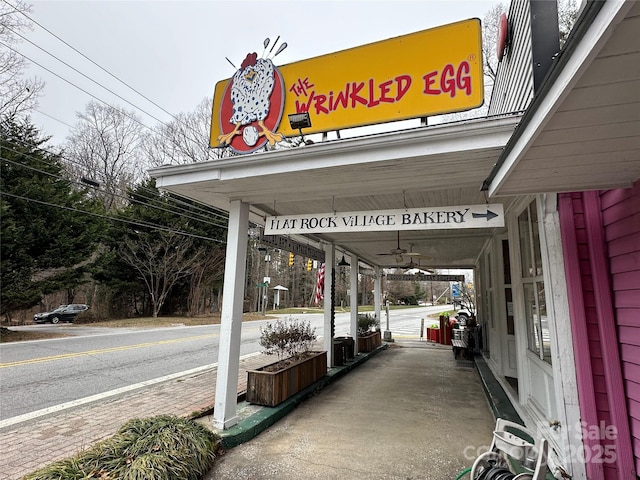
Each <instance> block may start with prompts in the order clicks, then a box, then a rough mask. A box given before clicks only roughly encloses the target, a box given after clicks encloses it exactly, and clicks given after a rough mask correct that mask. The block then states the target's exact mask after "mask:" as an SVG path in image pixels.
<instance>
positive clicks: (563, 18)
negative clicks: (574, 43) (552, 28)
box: [558, 0, 579, 47]
mask: <svg viewBox="0 0 640 480" xmlns="http://www.w3.org/2000/svg"><path fill="white" fill-rule="evenodd" d="M578 13H579V9H578V6H577V5H576V0H559V1H558V23H559V25H560V46H561V47H562V46H564V42H566V41H567V37H568V36H569V33H570V32H571V29H572V28H573V25H574V24H575V23H576V20H577V19H578Z"/></svg>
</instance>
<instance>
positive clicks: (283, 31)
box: [19, 0, 498, 143]
mask: <svg viewBox="0 0 640 480" xmlns="http://www.w3.org/2000/svg"><path fill="white" fill-rule="evenodd" d="M496 3H498V1H481V0H468V1H462V0H414V1H403V0H393V1H383V0H379V1H373V0H350V1H337V0H335V1H330V0H324V1H305V0H291V1H267V0H265V1H253V2H250V1H241V0H240V1H239V0H236V1H188V0H184V1H150V0H139V1H116V0H104V1H99V0H94V1H86V0H75V1H58V0H45V1H32V4H33V10H32V12H31V15H30V16H31V17H32V18H33V19H34V20H36V21H37V22H38V23H40V24H41V25H42V26H44V27H46V28H47V29H48V30H50V31H51V32H53V33H54V34H56V35H57V36H58V37H60V38H61V39H63V40H64V41H65V42H67V43H69V44H70V45H72V46H73V47H75V48H76V49H78V50H79V51H81V52H82V53H83V54H85V55H86V56H87V57H89V58H90V59H91V60H93V61H94V62H96V63H98V64H99V65H100V66H102V67H103V68H104V69H105V70H107V71H109V72H110V73H112V74H113V75H115V76H116V77H118V78H120V79H122V80H124V81H125V82H126V83H128V84H129V85H131V86H132V87H134V88H135V89H136V90H138V91H139V92H140V93H142V94H144V95H145V96H146V97H148V98H149V99H151V100H153V101H154V102H155V103H157V104H158V105H160V106H161V107H163V108H164V109H166V110H167V111H169V112H171V113H174V114H175V113H178V112H188V111H192V110H194V108H195V107H196V105H197V104H198V103H200V101H201V100H202V99H204V98H205V97H210V96H212V94H213V88H214V86H215V83H216V82H218V81H219V80H222V79H226V78H229V77H230V76H232V75H233V73H234V69H233V67H231V65H229V63H228V62H227V60H225V57H228V58H229V59H230V60H231V61H232V62H233V63H234V64H235V65H240V63H241V62H242V60H243V59H244V57H245V55H246V54H247V53H249V52H257V53H258V55H261V54H262V51H263V41H264V40H265V38H270V39H271V44H273V42H274V41H275V39H276V37H278V36H280V43H282V42H287V44H288V48H287V49H286V50H284V51H283V52H282V53H281V54H279V55H278V56H277V57H276V58H275V59H274V63H275V64H276V65H278V66H281V65H285V64H288V63H292V62H295V61H298V60H302V59H305V58H310V57H315V56H318V55H323V54H326V53H331V52H335V51H339V50H344V49H347V48H351V47H356V46H358V45H363V44H367V43H371V42H375V41H379V40H384V39H387V38H392V37H396V36H399V35H404V34H408V33H412V32H416V31H419V30H424V29H428V28H432V27H435V26H439V25H445V24H448V23H452V22H456V21H459V20H465V19H468V18H474V17H477V18H480V19H482V18H483V17H484V15H485V13H486V12H487V11H488V10H490V9H491V7H492V6H493V5H495V4H496ZM25 36H26V37H27V38H28V39H29V40H31V41H32V42H33V43H35V44H36V45H37V46H39V47H41V48H42V49H44V50H46V51H47V52H50V53H52V54H53V55H55V56H57V57H58V58H59V59H60V60H63V61H65V62H67V63H68V64H70V65H72V66H73V67H75V68H76V69H78V70H79V71H81V72H82V73H84V74H85V75H87V76H88V77H90V78H92V79H94V80H95V81H97V82H99V83H101V84H102V85H104V86H106V87H108V88H109V89H111V90H113V91H114V92H116V93H117V94H119V95H121V96H122V97H124V98H126V99H127V100H129V101H130V102H131V103H133V104H134V105H136V106H138V107H140V108H142V109H144V110H146V111H148V112H149V113H151V114H152V115H154V116H156V117H157V118H159V119H160V120H163V121H167V120H169V119H170V117H169V115H168V114H166V113H165V112H163V111H162V110H160V109H158V108H157V107H155V106H153V105H152V104H150V103H149V102H147V101H146V100H145V99H144V98H141V97H140V96H139V95H137V94H135V93H134V92H131V91H130V90H128V89H127V88H126V87H125V86H123V85H122V84H120V83H119V82H118V81H117V80H115V79H113V78H112V77H110V76H109V75H108V74H107V73H105V72H104V71H101V70H100V69H98V68H97V67H95V66H94V65H92V64H91V63H90V62H89V61H87V60H86V59H83V58H82V57H81V56H80V55H78V54H77V53H75V52H74V51H73V50H71V49H70V48H69V47H67V46H66V45H64V44H63V43H61V42H60V41H59V40H57V39H56V38H55V37H52V36H51V35H50V34H48V33H47V32H46V31H44V30H42V29H41V28H40V27H39V26H38V25H34V29H33V31H30V32H27V33H26V35H25ZM433 47H434V48H439V47H440V46H437V45H434V46H433ZM445 48H446V46H445ZM19 50H20V51H21V52H22V53H24V54H25V55H27V56H28V57H30V58H31V59H32V60H34V61H36V62H38V63H40V64H41V65H43V66H44V67H46V68H48V69H50V70H52V71H53V72H55V73H56V74H58V75H60V76H62V77H64V78H65V79H67V80H69V81H71V82H73V83H75V84H76V85H77V86H78V87H81V88H83V89H85V90H87V91H88V92H90V93H91V94H93V95H95V96H96V97H98V98H99V99H101V100H104V101H106V102H108V103H110V104H112V105H121V106H124V107H125V108H127V109H128V110H131V109H134V108H133V107H132V106H131V105H128V104H126V103H125V102H124V101H122V100H120V99H118V98H116V97H114V96H113V95H112V94H110V93H108V92H106V91H105V90H103V89H101V88H100V87H99V86H97V85H95V84H93V83H92V82H91V81H89V80H87V79H86V78H83V77H82V76H81V75H80V74H78V73H76V72H74V71H73V70H71V69H70V68H68V67H67V66H65V65H63V64H62V63H60V61H59V60H56V59H54V58H52V57H51V56H49V55H48V54H47V53H45V51H43V50H40V49H38V48H37V47H36V46H33V45H30V44H29V43H28V42H24V41H23V42H22V43H21V44H20V45H19ZM385 61H392V59H385ZM29 73H30V74H31V75H35V76H38V77H39V78H41V79H42V80H44V81H45V82H46V86H45V90H44V95H43V97H42V98H41V99H40V105H39V107H38V110H39V111H40V112H42V113H44V114H46V115H50V116H51V117H55V118H56V119H57V120H59V121H56V120H53V119H51V118H48V117H47V116H45V115H42V114H41V113H38V112H35V113H34V117H33V120H34V122H35V124H36V125H37V126H38V127H39V128H41V129H42V131H43V133H46V134H49V135H53V136H54V143H62V142H63V141H64V138H65V137H66V136H67V134H68V131H69V127H68V126H67V125H65V124H63V123H60V121H61V122H64V123H66V124H70V125H73V124H75V122H76V112H78V111H81V110H83V109H84V106H85V105H86V104H87V103H88V102H89V101H90V100H92V97H90V96H89V95H88V94H86V93H83V92H82V91H81V90H79V89H78V88H76V87H73V86H71V85H69V84H68V83H66V82H65V81H63V80H60V79H59V78H57V77H55V76H54V75H53V74H51V73H49V72H47V71H45V70H44V69H43V68H41V67H39V66H35V65H34V66H32V68H31V70H30V71H29ZM137 113H138V115H139V116H140V117H141V118H142V120H143V122H144V123H145V124H147V125H149V126H154V125H155V124H157V121H156V120H154V119H152V118H150V117H148V116H147V115H145V114H143V113H142V112H140V111H137Z"/></svg>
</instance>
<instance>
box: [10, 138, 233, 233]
mask: <svg viewBox="0 0 640 480" xmlns="http://www.w3.org/2000/svg"><path fill="white" fill-rule="evenodd" d="M10 140H11V141H13V142H15V143H18V142H19V143H20V144H22V145H24V146H27V147H31V145H30V144H29V143H27V142H25V141H24V140H23V139H21V138H15V137H14V138H10ZM4 148H6V149H7V150H11V151H13V152H15V153H18V154H21V155H24V156H27V157H29V158H32V159H34V160H37V161H39V162H41V163H44V164H47V165H51V164H50V163H48V162H47V161H46V160H45V159H44V158H40V157H35V156H33V155H31V154H28V153H25V152H20V151H18V150H15V149H13V148H11V147H8V146H5V147H4ZM38 149H39V150H40V151H41V152H43V153H47V154H49V155H51V156H56V157H59V158H61V159H63V160H65V161H66V162H69V163H72V164H75V165H78V166H79V167H81V168H83V169H86V165H83V164H82V163H80V162H78V161H76V160H73V159H71V158H68V157H66V156H65V155H63V154H62V153H54V152H51V151H49V150H47V149H43V148H40V147H38ZM98 173H99V174H100V175H101V176H103V177H106V176H105V174H104V172H98ZM76 183H77V182H76ZM137 188H138V189H141V190H143V191H146V192H149V193H150V194H151V196H153V197H158V198H160V196H159V195H158V192H157V191H156V190H153V189H150V188H147V187H143V186H138V187H137ZM116 189H117V190H120V191H124V189H122V188H121V187H116ZM106 193H109V194H112V195H114V196H119V197H121V198H125V199H128V197H123V196H121V195H116V194H115V193H110V192H106ZM125 193H127V192H125ZM165 199H168V200H169V201H171V202H173V203H176V204H179V205H185V206H187V207H189V208H182V207H179V206H178V207H176V208H178V209H179V210H180V211H182V212H188V213H193V214H198V215H201V216H202V217H205V216H207V217H209V216H213V217H216V218H219V219H221V220H225V221H226V220H228V218H229V217H228V215H224V214H220V213H218V212H222V211H221V210H219V209H215V208H211V207H209V206H207V208H202V207H199V206H198V205H194V204H189V203H188V202H184V201H182V200H179V199H178V198H176V197H175V194H172V195H169V196H168V197H166V198H165ZM194 209H195V210H198V211H200V212H202V213H198V212H194V211H193V210H194ZM172 213H175V214H176V215H179V214H180V213H179V212H175V211H172ZM194 220H198V219H195V218H194ZM201 221H203V222H205V223H210V222H207V221H206V220H201ZM211 224H212V225H216V226H223V227H224V225H220V224H214V223H211Z"/></svg>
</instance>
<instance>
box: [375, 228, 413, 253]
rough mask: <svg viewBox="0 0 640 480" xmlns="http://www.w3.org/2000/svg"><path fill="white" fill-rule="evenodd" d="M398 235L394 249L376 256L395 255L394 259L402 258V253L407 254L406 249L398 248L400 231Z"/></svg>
mask: <svg viewBox="0 0 640 480" xmlns="http://www.w3.org/2000/svg"><path fill="white" fill-rule="evenodd" d="M397 233H398V244H397V246H396V248H392V249H391V250H390V251H389V253H378V255H395V256H396V257H398V256H402V255H403V254H404V253H407V249H406V248H400V231H398V232H397Z"/></svg>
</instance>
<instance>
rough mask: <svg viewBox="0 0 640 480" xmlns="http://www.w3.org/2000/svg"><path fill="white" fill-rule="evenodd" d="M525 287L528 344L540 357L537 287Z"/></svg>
mask: <svg viewBox="0 0 640 480" xmlns="http://www.w3.org/2000/svg"><path fill="white" fill-rule="evenodd" d="M523 287H524V308H525V315H526V320H527V342H528V346H529V350H531V351H532V352H535V353H536V355H538V356H540V335H539V324H538V322H537V319H538V311H537V306H536V295H535V286H534V284H533V283H525V284H524V285H523Z"/></svg>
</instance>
